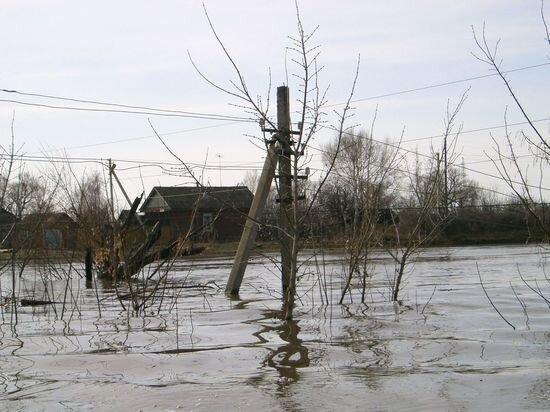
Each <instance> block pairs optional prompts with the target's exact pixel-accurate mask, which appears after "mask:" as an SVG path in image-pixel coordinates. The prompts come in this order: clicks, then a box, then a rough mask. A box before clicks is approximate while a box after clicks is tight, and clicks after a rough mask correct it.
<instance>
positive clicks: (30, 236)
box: [14, 213, 78, 250]
mask: <svg viewBox="0 0 550 412" xmlns="http://www.w3.org/2000/svg"><path fill="white" fill-rule="evenodd" d="M16 229H17V230H16V232H15V234H14V246H15V245H16V246H17V247H18V248H23V249H69V250H72V249H75V248H76V244H77V234H78V225H77V224H76V222H75V221H74V220H73V219H72V218H71V217H70V216H69V215H67V214H66V213H33V214H29V215H26V216H25V217H23V218H22V219H21V221H20V222H18V223H17V228H16Z"/></svg>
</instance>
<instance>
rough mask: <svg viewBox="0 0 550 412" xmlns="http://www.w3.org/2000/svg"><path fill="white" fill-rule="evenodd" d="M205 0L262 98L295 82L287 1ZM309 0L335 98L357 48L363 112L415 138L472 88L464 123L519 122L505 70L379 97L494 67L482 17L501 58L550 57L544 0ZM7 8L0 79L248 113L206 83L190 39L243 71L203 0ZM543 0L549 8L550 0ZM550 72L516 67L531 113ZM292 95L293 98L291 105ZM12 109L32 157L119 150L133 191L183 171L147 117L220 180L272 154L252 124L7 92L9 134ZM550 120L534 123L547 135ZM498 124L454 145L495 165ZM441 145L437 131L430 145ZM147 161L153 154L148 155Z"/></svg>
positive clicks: (549, 98)
mask: <svg viewBox="0 0 550 412" xmlns="http://www.w3.org/2000/svg"><path fill="white" fill-rule="evenodd" d="M205 4H206V6H207V8H208V11H209V13H210V16H211V18H212V20H213V22H214V24H215V26H216V29H217V31H218V32H219V34H220V36H221V37H222V38H223V40H224V42H225V44H226V46H227V48H228V49H229V51H230V52H231V54H232V56H233V57H234V58H235V60H236V62H237V63H238V65H239V67H240V68H241V69H242V72H243V74H244V75H245V77H246V79H247V83H248V86H249V88H250V89H251V91H252V92H253V93H254V94H258V95H264V96H265V94H266V92H267V88H268V83H269V71H270V70H271V79H272V84H273V89H274V88H275V87H276V86H278V85H281V84H283V83H286V81H287V80H286V79H287V77H286V72H285V61H286V65H287V67H288V72H289V73H292V72H295V71H296V67H295V66H294V65H293V63H292V62H291V59H290V57H291V54H289V53H287V50H286V48H287V46H289V45H290V40H289V39H288V36H293V35H295V34H296V12H295V6H294V2H293V1H292V0H278V1H264V0H255V1H252V0H250V1H249V0H234V1H231V2H230V1H222V0H214V1H212V0H211V1H206V2H205ZM299 5H300V9H301V17H302V20H303V24H304V27H305V29H306V31H311V30H312V29H314V28H315V27H316V26H319V29H318V31H317V33H316V37H315V38H314V40H313V41H314V42H316V43H317V44H319V45H320V47H321V55H320V62H321V64H322V65H323V66H324V69H323V71H322V73H321V76H320V82H321V85H322V86H325V87H329V91H328V94H327V97H328V99H329V104H337V103H341V102H343V101H345V99H346V97H347V94H348V92H349V88H350V86H351V82H352V79H353V74H354V71H355V65H356V61H357V57H358V55H359V54H360V55H361V66H360V73H359V80H358V86H357V89H356V92H355V96H354V99H356V100H358V101H357V102H356V103H355V104H354V106H355V107H356V110H355V116H354V118H353V123H354V124H357V125H358V126H359V127H364V128H369V127H370V125H371V123H372V120H373V116H374V113H375V110H376V107H377V106H378V114H377V119H376V125H375V137H376V138H378V139H388V140H390V141H392V140H395V139H397V138H398V137H399V135H400V134H401V131H402V130H403V128H405V134H404V140H405V141H406V140H414V139H418V138H424V137H428V136H434V135H439V134H441V133H442V131H443V119H444V117H445V111H446V105H447V101H448V99H450V101H451V104H453V102H454V103H456V102H458V99H459V98H460V96H461V94H462V93H463V92H464V91H465V90H466V89H468V88H470V90H469V93H468V99H467V101H466V103H465V105H464V108H463V110H462V112H461V113H460V116H459V120H460V122H461V123H462V124H463V130H464V131H470V130H474V129H480V128H487V127H493V126H499V125H502V124H503V123H504V120H503V119H504V111H505V109H506V107H507V106H509V107H508V120H509V122H511V123H515V122H522V121H524V119H523V118H522V117H521V115H520V113H519V111H518V110H517V109H516V108H515V107H514V106H513V104H512V100H511V98H510V96H509V95H508V93H507V91H506V90H505V89H504V87H503V84H502V82H501V81H500V80H499V79H498V78H496V77H488V78H483V79H478V80H468V81H461V82H458V83H454V84H450V85H447V86H442V87H435V88H428V89H425V90H421V91H416V92H411V93H401V94H396V95H393V96H388V97H377V98H376V96H381V95H386V94H391V93H395V92H400V91H406V90H410V89H415V88H421V87H423V86H430V85H436V84H441V83H447V82H454V81H457V80H463V79H469V78H472V77H477V76H482V75H486V74H490V73H491V72H490V71H489V68H488V67H487V66H486V65H484V64H483V63H481V62H479V61H478V60H476V59H475V58H474V57H473V56H472V54H471V52H475V51H476V47H475V43H474V40H473V37H472V30H471V26H472V25H473V26H474V27H476V28H477V29H479V30H481V27H482V24H483V23H485V25H486V34H487V38H488V40H489V42H490V43H494V42H495V41H496V40H498V39H499V38H500V39H501V42H500V48H499V55H500V57H501V58H502V59H503V62H502V68H503V70H510V69H518V68H523V67H527V66H533V65H540V64H544V63H546V64H548V63H549V62H550V59H549V55H550V48H549V47H548V45H547V44H545V40H544V37H545V33H544V27H543V25H542V21H541V16H540V2H539V1H538V0H515V1H514V0H476V1H460V2H459V1H427V0H424V1H414V2H412V1H391V2H374V1H359V0H341V1H338V2H335V1H326V0H316V1H312V0H302V1H300V2H299ZM0 8H1V9H0V10H1V15H2V25H0V38H1V39H2V46H3V47H2V58H1V62H2V63H1V65H0V88H1V89H8V90H17V91H19V92H27V93H38V94H44V95H52V96H61V97H69V98H75V99H83V100H93V101H101V102H111V103H119V104H127V105H135V106H148V107H155V108H163V109H171V110H185V111H193V112H204V113H214V114H222V115H230V116H239V117H243V116H246V113H243V110H242V109H240V108H238V107H235V106H234V104H236V103H238V102H237V101H235V99H232V98H231V97H229V96H227V95H224V94H223V93H221V92H219V91H218V90H215V89H214V88H212V87H211V86H209V85H208V84H207V83H206V82H204V81H203V80H202V79H201V78H200V76H199V75H198V74H197V73H196V71H195V70H194V69H193V67H192V65H191V63H190V60H189V58H188V52H190V53H191V55H192V56H193V58H194V60H195V61H196V62H197V64H198V65H199V66H200V67H201V69H202V70H203V71H204V73H205V74H206V75H207V76H208V77H209V78H211V79H212V80H213V81H216V82H218V83H220V84H222V85H225V86H229V85H230V81H232V80H235V74H234V72H233V71H232V70H231V67H230V65H229V63H228V61H227V59H225V57H224V55H223V53H222V51H221V50H220V48H219V46H218V45H217V44H216V42H215V39H214V38H213V36H212V33H211V31H210V29H209V27H208V23H207V21H206V18H205V16H204V13H203V10H202V2H201V1H194V0H193V1H191V0H189V1H181V0H180V1H156V2H145V1H116V2H113V1H101V0H99V1H94V2H75V1H53V0H52V1H44V0H40V1H38V0H18V1H7V0H0ZM546 13H547V15H549V16H550V5H547V12H546ZM549 69H550V66H549V65H546V66H541V67H538V68H531V69H527V70H522V71H517V72H514V73H510V74H509V79H510V81H511V83H512V85H513V87H514V88H515V90H516V91H517V93H518V95H519V96H520V98H521V100H522V102H523V103H524V104H525V106H526V108H527V109H528V111H529V113H530V114H531V116H532V118H533V119H545V118H548V117H550V113H549V111H548V108H549V107H550V104H549V103H550V93H549V92H550V81H549ZM289 86H290V88H291V97H292V98H293V99H295V98H296V96H297V81H296V80H295V79H294V78H292V77H290V79H289ZM371 97H375V98H371ZM272 98H274V96H272ZM0 99H3V100H6V99H8V100H17V101H19V102H28V103H39V104H46V105H55V106H70V107H79V108H88V109H89V108H96V109H97V108H107V107H106V106H98V105H90V104H84V103H75V102H68V101H62V100H52V99H45V98H38V97H31V96H23V95H17V94H14V93H5V92H2V93H0ZM297 106H298V105H297V104H296V103H295V102H294V101H293V107H294V108H297ZM111 108H112V107H111ZM340 108H341V106H334V107H330V108H328V109H327V110H326V111H327V114H328V116H327V121H329V122H331V121H334V120H335V119H334V116H333V114H332V111H333V110H338V109H340ZM14 112H15V137H16V144H17V145H18V146H21V145H23V149H22V151H23V152H24V153H25V154H26V155H32V156H44V155H48V156H56V155H60V154H62V153H63V152H65V153H66V154H67V155H68V156H69V157H85V158H98V159H101V158H102V159H107V158H113V159H115V161H116V163H117V165H118V169H119V175H120V177H121V179H122V180H123V181H124V182H125V184H126V185H127V186H128V189H129V191H130V193H131V195H132V196H133V195H135V194H138V193H139V192H140V191H141V188H142V183H141V178H140V174H141V177H142V178H143V184H144V186H145V190H146V191H149V190H150V188H151V187H152V186H153V185H172V184H181V183H184V182H185V180H182V179H181V178H177V177H172V176H170V175H168V174H166V173H165V172H163V170H162V169H160V168H158V167H153V166H147V164H148V162H165V161H169V162H173V158H171V156H170V155H169V153H168V152H167V151H166V150H165V149H164V148H163V147H162V146H161V144H160V143H159V141H158V140H157V139H156V138H154V137H151V135H152V130H151V128H150V126H149V124H148V118H149V119H150V120H151V122H152V123H153V124H154V126H155V128H156V129H157V130H158V131H159V133H161V134H166V136H165V139H166V142H167V143H168V144H169V145H170V147H171V148H172V149H173V150H174V151H175V152H176V153H178V155H180V156H181V157H182V158H183V159H184V160H185V161H187V162H192V163H204V162H205V161H206V163H207V164H209V165H210V166H211V167H212V170H208V171H206V174H205V180H206V181H209V182H210V183H211V184H213V185H217V184H219V183H220V174H219V172H218V170H216V168H217V167H218V165H219V164H220V163H221V165H222V167H223V168H224V170H223V172H222V175H221V181H222V183H223V184H236V183H238V182H239V181H241V180H242V178H243V176H244V173H245V170H246V169H247V168H257V167H259V166H260V165H261V163H262V155H263V154H262V151H261V150H260V149H258V148H256V147H255V146H254V144H253V143H251V138H250V137H249V135H259V133H258V131H259V130H258V126H257V125H255V124H248V123H242V122H236V123H230V122H227V121H218V120H216V121H213V120H197V119H190V118H182V117H158V116H151V115H138V114H122V113H105V112H89V111H86V112H83V111H74V110H55V109H50V108H44V107H38V106H25V105H22V104H20V103H13V102H5V101H0V139H1V142H2V145H5V144H6V143H7V142H8V140H9V136H10V126H11V118H12V115H13V113H14ZM293 120H297V118H296V116H295V118H294V119H293ZM548 124H549V122H548V121H546V122H544V121H543V122H540V123H538V125H539V126H540V127H541V129H542V130H543V131H545V132H547V131H548ZM490 133H492V134H493V136H494V137H495V138H496V139H502V129H494V130H492V131H482V132H475V133H464V134H463V135H462V136H461V137H460V141H459V144H458V149H459V150H460V152H461V157H463V158H464V161H465V163H466V165H467V166H469V167H471V168H472V169H476V170H480V171H483V172H486V173H490V174H496V172H495V170H494V169H493V167H492V166H491V164H490V163H488V162H485V163H479V162H480V161H481V162H483V161H485V160H486V156H485V154H484V151H490V150H491V147H492V143H491V137H490ZM332 136H333V133H332V132H330V131H329V130H327V131H323V132H321V133H320V134H319V135H318V137H317V139H316V141H315V142H313V146H315V147H322V145H323V144H325V143H326V142H327V141H328V140H329V139H330V138H331V137H332ZM439 142H440V139H439V140H438V139H434V140H433V144H434V145H438V144H439ZM429 143H430V141H429V140H417V141H413V142H408V143H406V144H405V147H406V148H408V149H411V150H418V151H419V152H421V153H428V152H429V147H428V145H429ZM311 155H313V163H312V165H313V166H315V165H316V164H318V163H315V162H316V161H317V160H318V155H319V152H318V151H315V150H312V151H311ZM220 156H221V157H220ZM476 162H477V163H476ZM140 164H141V165H142V166H143V167H141V168H137V167H136V166H139V165H140ZM75 167H76V168H78V170H79V171H80V170H82V169H83V168H85V169H86V170H95V168H96V167H97V164H95V163H83V164H79V165H78V166H75ZM229 167H231V168H230V169H234V170H229ZM469 176H470V177H472V178H474V179H476V180H479V181H480V182H481V183H483V184H485V185H488V186H491V187H502V186H501V185H500V186H499V184H498V181H497V180H495V179H491V178H489V177H487V176H482V175H476V174H475V173H472V172H470V173H469ZM548 185H549V186H550V182H548Z"/></svg>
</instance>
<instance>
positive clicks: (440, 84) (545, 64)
mask: <svg viewBox="0 0 550 412" xmlns="http://www.w3.org/2000/svg"><path fill="white" fill-rule="evenodd" d="M548 65H550V62H546V63H540V64H535V65H532V66H524V67H518V68H516V69H510V70H507V71H503V72H502V73H503V74H508V73H515V72H519V71H523V70H530V69H536V68H539V67H544V66H548ZM494 76H498V73H490V74H483V75H479V76H473V77H468V78H465V79H459V80H450V81H447V82H443V83H435V84H431V85H427V86H421V87H415V88H412V89H405V90H399V91H396V92H391V93H385V94H379V95H377V96H369V97H365V98H361V99H355V100H352V101H351V102H350V103H358V102H366V101H369V100H376V99H382V98H384V97H391V96H397V95H400V94H406V93H413V92H419V91H422V90H428V89H435V88H437V87H443V86H450V85H453V84H459V83H465V82H469V81H472V80H481V79H486V78H489V77H494ZM344 104H346V103H345V102H342V103H334V104H330V105H327V106H325V107H335V106H342V105H344Z"/></svg>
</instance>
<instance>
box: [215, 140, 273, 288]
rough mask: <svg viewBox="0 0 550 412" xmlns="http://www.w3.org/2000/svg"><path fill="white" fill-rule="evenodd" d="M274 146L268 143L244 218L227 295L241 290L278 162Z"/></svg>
mask: <svg viewBox="0 0 550 412" xmlns="http://www.w3.org/2000/svg"><path fill="white" fill-rule="evenodd" d="M275 145H276V144H275V143H270V145H269V147H268V149H267V156H266V158H265V162H264V167H263V170H262V174H261V176H260V180H259V182H258V187H257V189H256V193H255V194H254V199H253V200H252V205H251V206H250V210H249V212H248V217H247V218H246V223H245V224H244V229H243V233H242V235H241V241H240V242H239V247H238V249H237V253H236V254H235V260H234V261H233V266H232V268H231V274H230V275H229V279H228V280H227V285H226V287H225V293H226V294H227V295H238V294H239V289H240V288H241V283H242V280H243V277H244V272H245V270H246V266H247V264H248V258H249V257H250V251H251V250H252V246H253V245H254V242H255V241H256V236H257V234H258V219H259V218H260V216H261V214H262V212H263V210H264V207H265V204H266V201H267V197H268V195H269V190H270V189H271V182H272V181H273V177H274V176H275V168H276V167H277V162H278V160H279V156H278V154H277V152H276V147H275Z"/></svg>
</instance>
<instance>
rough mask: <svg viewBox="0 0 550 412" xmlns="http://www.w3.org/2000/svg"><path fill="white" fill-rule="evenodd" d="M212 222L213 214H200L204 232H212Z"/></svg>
mask: <svg viewBox="0 0 550 412" xmlns="http://www.w3.org/2000/svg"><path fill="white" fill-rule="evenodd" d="M213 222H214V213H203V214H202V225H203V226H204V230H205V231H206V232H211V231H212V230H213V226H214V225H213V224H212V223H213Z"/></svg>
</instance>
